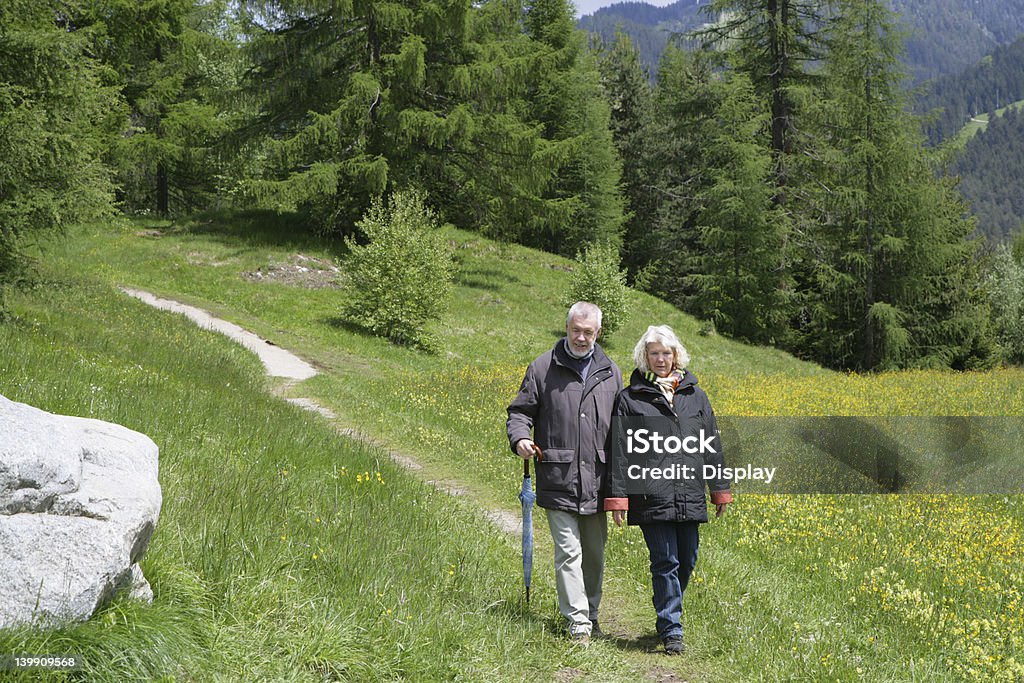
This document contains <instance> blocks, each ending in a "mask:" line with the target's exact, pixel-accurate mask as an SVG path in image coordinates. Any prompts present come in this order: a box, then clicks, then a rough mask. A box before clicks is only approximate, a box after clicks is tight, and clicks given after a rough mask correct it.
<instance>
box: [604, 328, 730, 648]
mask: <svg viewBox="0 0 1024 683" xmlns="http://www.w3.org/2000/svg"><path fill="white" fill-rule="evenodd" d="M633 360H634V362H635V363H636V369H635V370H634V371H633V374H632V377H631V378H630V381H629V386H628V387H626V388H625V389H623V390H622V391H621V392H619V394H618V396H617V397H616V399H615V407H614V408H613V410H612V415H613V418H614V419H613V422H614V424H613V425H612V434H611V436H610V438H611V439H613V442H612V448H611V451H612V461H611V465H610V471H611V492H610V496H609V497H608V498H606V499H605V510H611V511H612V518H613V519H614V520H615V524H616V525H618V526H622V521H623V518H624V517H625V516H626V511H627V510H628V523H629V524H631V525H639V527H640V530H641V531H642V532H643V534H644V541H646V543H647V550H648V552H649V553H650V557H651V583H652V584H653V588H654V610H655V612H656V613H657V621H656V626H657V629H658V636H659V637H660V638H661V641H662V643H663V644H664V646H665V652H666V653H667V654H670V655H675V654H679V653H681V652H682V650H683V626H682V623H681V617H682V612H683V592H684V591H685V590H686V585H687V583H689V580H690V574H691V573H692V572H693V568H694V565H696V563H697V545H698V543H699V532H698V527H699V525H700V523H701V522H707V521H708V508H707V500H706V498H705V493H704V491H705V487H707V488H708V489H710V491H711V502H712V503H714V505H715V506H716V516H719V517H720V516H721V515H722V514H723V513H724V512H725V508H726V506H727V505H728V504H729V503H731V502H732V494H731V492H730V491H729V482H728V481H726V480H721V479H705V478H704V467H703V466H704V465H705V464H707V465H717V466H718V469H716V470H715V471H716V472H718V471H721V467H722V466H724V464H725V463H724V460H723V458H722V452H721V451H722V449H721V447H720V441H719V438H718V427H717V424H716V423H715V415H714V412H713V411H712V410H711V403H710V402H709V401H708V397H707V394H705V393H704V391H703V390H702V389H701V388H700V387H698V386H697V378H696V377H695V376H694V374H693V373H692V372H690V371H689V370H687V369H686V365H687V363H689V361H690V357H689V355H688V354H687V353H686V349H684V348H683V345H682V344H680V343H679V339H678V337H676V334H675V332H673V331H672V328H670V327H667V326H665V325H661V326H654V325H652V326H650V327H648V328H647V332H645V333H644V335H643V337H641V338H640V341H639V342H637V345H636V348H635V349H634V351H633ZM642 429H647V431H646V432H642V431H641V430H642ZM655 433H657V434H658V435H659V436H660V437H661V440H660V441H658V440H656V439H654V438H652V435H654V434H655ZM641 437H646V440H642V439H641ZM671 437H675V438H674V439H673V438H671ZM666 439H667V440H666ZM659 445H660V446H661V448H660V449H659V448H658V446H659ZM680 445H683V447H682V448H680V447H679V446H680ZM630 449H632V453H631V452H630ZM637 452H641V453H643V455H642V456H640V457H638V456H637V455H636V454H637ZM652 465H653V467H652ZM645 468H646V469H645ZM655 470H656V471H655Z"/></svg>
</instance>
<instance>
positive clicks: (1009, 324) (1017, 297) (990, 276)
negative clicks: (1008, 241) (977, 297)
mask: <svg viewBox="0 0 1024 683" xmlns="http://www.w3.org/2000/svg"><path fill="white" fill-rule="evenodd" d="M984 283H985V294H986V296H987V298H988V303H989V305H990V306H991V309H992V326H993V327H994V328H995V334H996V342H997V344H998V346H999V355H1000V356H1001V357H1002V359H1003V360H1005V361H1008V362H1011V363H1017V364H1021V363H1024V264H1022V263H1021V262H1020V261H1018V260H1017V259H1015V258H1014V255H1013V253H1012V251H1011V249H1010V248H1009V247H1007V246H1005V245H1004V246H1001V247H999V248H997V249H996V251H995V253H994V254H992V256H991V257H990V263H989V269H988V271H987V272H986V274H985V281H984Z"/></svg>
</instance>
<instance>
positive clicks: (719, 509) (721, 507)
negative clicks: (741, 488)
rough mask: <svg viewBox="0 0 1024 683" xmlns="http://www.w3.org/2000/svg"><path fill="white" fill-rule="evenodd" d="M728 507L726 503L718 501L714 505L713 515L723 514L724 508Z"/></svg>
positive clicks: (719, 515)
mask: <svg viewBox="0 0 1024 683" xmlns="http://www.w3.org/2000/svg"><path fill="white" fill-rule="evenodd" d="M727 507H729V504H728V503H718V504H717V505H715V517H716V518H718V517H721V516H722V515H724V514H725V508H727Z"/></svg>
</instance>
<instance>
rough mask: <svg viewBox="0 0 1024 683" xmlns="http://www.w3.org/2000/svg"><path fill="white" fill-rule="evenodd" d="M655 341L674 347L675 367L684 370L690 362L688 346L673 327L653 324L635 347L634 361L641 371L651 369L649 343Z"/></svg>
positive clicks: (673, 358)
mask: <svg viewBox="0 0 1024 683" xmlns="http://www.w3.org/2000/svg"><path fill="white" fill-rule="evenodd" d="M653 343H658V344H664V345H665V346H667V347H668V348H670V349H672V360H673V365H674V366H675V368H674V369H676V370H682V369H683V368H685V367H686V366H687V365H688V364H689V363H690V354H689V353H687V352H686V348H685V347H684V346H683V345H682V344H681V343H680V341H679V337H677V336H676V333H675V332H673V331H672V328H671V327H669V326H668V325H651V326H649V327H648V328H647V331H646V332H644V336H642V337H640V341H638V342H637V343H636V346H635V347H634V348H633V362H634V363H636V366H637V367H638V368H639V369H640V372H650V371H651V367H650V366H649V365H648V364H647V345H648V344H653Z"/></svg>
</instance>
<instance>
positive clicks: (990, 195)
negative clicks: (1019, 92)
mask: <svg viewBox="0 0 1024 683" xmlns="http://www.w3.org/2000/svg"><path fill="white" fill-rule="evenodd" d="M953 172H954V173H957V174H958V175H960V192H961V194H963V196H964V198H966V199H967V200H968V201H969V202H970V204H971V213H973V214H974V215H975V216H976V217H977V218H978V230H979V231H980V232H982V233H983V234H985V235H986V236H987V237H989V238H992V239H1003V238H1004V237H1006V236H1007V235H1010V234H1012V233H1014V232H1015V231H1017V230H1019V229H1020V227H1021V224H1022V222H1024V221H1022V217H1024V192H1021V188H1022V187H1024V113H1022V112H1021V110H1020V109H1019V108H1011V109H1009V110H1007V111H1006V113H1005V114H1003V115H1002V116H997V117H993V118H992V120H991V121H989V124H988V126H987V127H986V128H985V129H984V130H982V131H980V132H979V133H978V134H977V135H975V136H974V137H973V138H971V140H970V142H968V143H967V145H966V147H965V148H964V150H963V152H961V153H960V155H959V156H958V157H957V159H956V161H955V162H954V163H953Z"/></svg>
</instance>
